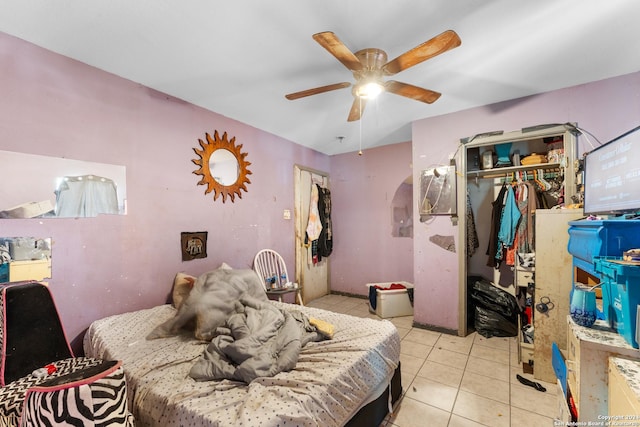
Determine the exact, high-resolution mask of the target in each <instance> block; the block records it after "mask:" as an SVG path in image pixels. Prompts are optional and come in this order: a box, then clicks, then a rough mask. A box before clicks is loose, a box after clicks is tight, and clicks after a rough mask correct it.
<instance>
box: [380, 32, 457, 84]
mask: <svg viewBox="0 0 640 427" xmlns="http://www.w3.org/2000/svg"><path fill="white" fill-rule="evenodd" d="M461 43H462V41H461V40H460V37H459V36H458V34H456V32H455V31H453V30H447V31H445V32H443V33H441V34H439V35H437V36H435V37H434V38H432V39H431V40H428V41H426V42H424V43H422V44H421V45H419V46H416V47H414V48H413V49H411V50H408V51H407V52H405V53H403V54H402V55H400V56H398V57H397V58H395V59H392V60H391V61H389V62H387V63H386V64H385V65H384V66H383V67H382V71H383V72H384V73H385V74H386V75H388V76H391V75H393V74H396V73H399V72H400V71H402V70H406V69H407V68H409V67H413V66H414V65H416V64H419V63H421V62H423V61H426V60H427V59H429V58H433V57H434V56H437V55H440V54H441V53H444V52H446V51H448V50H451V49H453V48H456V47H458V46H460V44H461Z"/></svg>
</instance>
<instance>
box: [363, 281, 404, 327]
mask: <svg viewBox="0 0 640 427" xmlns="http://www.w3.org/2000/svg"><path fill="white" fill-rule="evenodd" d="M393 283H398V284H401V285H403V286H404V287H405V288H407V289H413V284H411V283H409V282H385V283H367V288H371V287H373V286H380V287H382V288H390V287H391V285H392V284H393ZM407 289H386V290H385V289H378V291H377V292H376V309H375V310H374V309H373V307H371V302H369V311H371V312H372V313H376V314H377V315H378V316H380V317H382V318H383V319H386V318H388V317H400V316H413V305H412V304H411V300H410V299H409V294H408V292H407Z"/></svg>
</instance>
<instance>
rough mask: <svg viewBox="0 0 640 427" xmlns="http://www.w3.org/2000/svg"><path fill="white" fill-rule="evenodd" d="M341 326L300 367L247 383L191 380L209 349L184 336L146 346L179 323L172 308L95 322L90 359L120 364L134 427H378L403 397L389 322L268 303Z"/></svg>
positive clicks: (310, 348) (307, 350) (310, 349)
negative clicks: (158, 332)
mask: <svg viewBox="0 0 640 427" xmlns="http://www.w3.org/2000/svg"><path fill="white" fill-rule="evenodd" d="M268 304H271V305H272V306H273V307H275V308H277V309H278V310H282V311H283V312H302V313H304V314H305V315H306V316H309V317H313V318H317V319H321V320H322V321H325V322H328V323H329V324H331V325H332V326H333V327H334V331H335V332H334V334H333V337H332V339H325V340H321V341H312V342H308V343H307V344H306V345H304V347H302V348H301V350H300V352H299V356H298V359H297V363H296V364H295V368H294V369H292V370H290V371H283V372H279V373H278V374H276V375H274V376H271V377H268V376H265V377H258V378H256V379H254V380H252V381H251V382H249V383H248V384H247V383H245V382H242V381H237V380H231V379H222V380H212V381H196V380H194V379H193V378H191V377H190V376H189V374H190V371H191V369H192V367H193V366H194V364H195V363H196V362H198V361H199V360H202V358H203V354H204V353H203V352H204V351H205V349H207V348H208V345H209V343H208V342H206V341H202V340H198V339H196V338H195V337H194V334H193V331H189V330H185V329H181V330H180V332H179V333H177V334H176V335H173V336H168V337H163V338H158V339H152V340H149V339H147V337H148V336H149V335H150V333H151V332H152V331H154V330H155V329H156V328H157V327H158V325H161V324H165V323H166V322H170V321H171V319H175V318H176V316H177V315H178V314H179V311H178V310H176V308H174V307H173V306H172V305H171V304H166V305H160V306H156V307H153V308H149V309H144V310H139V311H135V312H130V313H124V314H118V315H114V316H111V317H107V318H104V319H101V320H98V321H95V322H93V323H92V324H91V325H90V327H89V329H88V330H87V333H86V335H85V338H84V350H85V354H86V356H88V357H94V358H97V359H105V360H121V361H122V362H123V367H124V370H125V374H126V378H127V390H128V391H127V393H128V396H127V397H128V400H129V408H130V410H131V411H132V412H133V415H134V417H135V420H136V426H167V427H169V426H216V427H222V426H225V427H227V426H264V427H267V426H323V427H325V426H326V427H329V426H343V425H347V426H360V425H363V426H364V425H366V426H375V425H379V424H380V422H381V421H382V420H383V418H384V416H385V415H386V414H387V413H388V411H389V410H390V408H391V406H392V403H393V402H395V401H396V400H397V399H398V397H399V396H400V394H401V392H402V386H401V382H400V374H399V373H400V369H399V352H400V337H399V334H398V331H397V329H396V328H395V326H394V325H393V324H392V323H391V322H389V321H386V320H377V319H365V318H358V317H354V316H350V315H345V314H339V313H334V312H330V311H326V310H321V309H317V308H312V307H304V306H299V305H294V304H287V303H281V302H277V301H269V302H268Z"/></svg>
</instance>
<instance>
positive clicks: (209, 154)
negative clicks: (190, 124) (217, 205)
mask: <svg viewBox="0 0 640 427" xmlns="http://www.w3.org/2000/svg"><path fill="white" fill-rule="evenodd" d="M235 141H236V138H235V137H234V138H231V140H229V139H227V133H226V132H225V133H224V134H223V135H222V138H220V135H219V134H218V131H215V132H214V134H213V137H211V135H209V134H208V133H207V134H206V141H203V140H202V139H199V140H198V142H199V143H200V147H202V150H198V149H197V148H194V149H193V151H195V153H196V154H197V155H198V156H200V158H199V159H193V160H191V161H192V162H193V163H195V164H196V165H198V166H200V169H198V170H195V171H193V173H194V174H196V175H200V176H201V177H202V179H201V180H200V181H199V182H198V185H206V186H207V189H206V190H205V191H204V194H209V193H210V192H212V191H213V200H216V199H217V198H218V196H220V195H222V202H223V203H224V202H226V201H227V196H229V197H231V201H232V202H233V201H235V196H236V195H237V196H238V197H240V198H242V193H241V192H240V190H244V191H247V187H246V186H245V183H246V184H249V183H251V181H249V178H247V175H250V174H251V171H250V170H249V169H247V167H248V166H249V165H250V164H251V163H250V162H247V161H246V160H245V157H247V153H243V152H241V151H240V150H241V148H242V144H239V145H236V144H235Z"/></svg>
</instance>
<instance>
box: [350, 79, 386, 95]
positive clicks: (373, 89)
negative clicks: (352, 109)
mask: <svg viewBox="0 0 640 427" xmlns="http://www.w3.org/2000/svg"><path fill="white" fill-rule="evenodd" d="M383 91H384V86H383V85H382V83H380V82H367V83H363V84H361V85H358V86H357V87H356V95H357V96H359V97H360V98H365V99H375V98H377V96H378V95H380V94H381V93H382V92H383Z"/></svg>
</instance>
